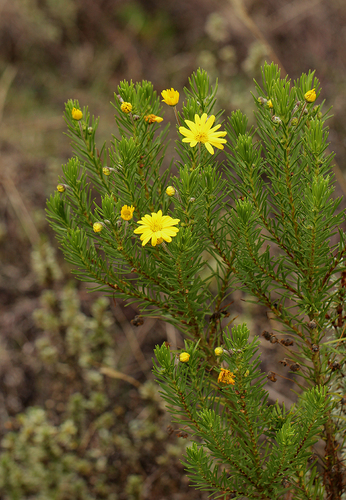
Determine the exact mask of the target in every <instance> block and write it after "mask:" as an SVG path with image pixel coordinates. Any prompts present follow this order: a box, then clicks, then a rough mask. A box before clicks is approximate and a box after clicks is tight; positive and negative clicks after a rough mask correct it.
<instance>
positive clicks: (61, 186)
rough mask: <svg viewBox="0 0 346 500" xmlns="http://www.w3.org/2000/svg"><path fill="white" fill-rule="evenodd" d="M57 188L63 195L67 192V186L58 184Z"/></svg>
mask: <svg viewBox="0 0 346 500" xmlns="http://www.w3.org/2000/svg"><path fill="white" fill-rule="evenodd" d="M56 188H57V190H58V191H59V193H63V192H64V191H66V186H65V184H58V185H57V187H56Z"/></svg>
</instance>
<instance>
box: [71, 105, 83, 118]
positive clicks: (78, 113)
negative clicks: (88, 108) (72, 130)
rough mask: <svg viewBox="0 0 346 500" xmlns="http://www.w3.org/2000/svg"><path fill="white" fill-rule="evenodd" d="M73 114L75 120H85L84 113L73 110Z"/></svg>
mask: <svg viewBox="0 0 346 500" xmlns="http://www.w3.org/2000/svg"><path fill="white" fill-rule="evenodd" d="M71 114H72V118H73V119H74V120H81V119H82V118H83V113H82V112H81V110H80V109H77V108H73V109H72V113H71Z"/></svg>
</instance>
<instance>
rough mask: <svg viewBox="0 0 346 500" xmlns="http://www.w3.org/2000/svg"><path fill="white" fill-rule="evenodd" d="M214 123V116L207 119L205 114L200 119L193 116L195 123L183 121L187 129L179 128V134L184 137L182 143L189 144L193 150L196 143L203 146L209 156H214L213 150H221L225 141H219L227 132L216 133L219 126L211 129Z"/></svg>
mask: <svg viewBox="0 0 346 500" xmlns="http://www.w3.org/2000/svg"><path fill="white" fill-rule="evenodd" d="M214 121H215V116H214V115H211V116H210V117H209V118H208V117H207V113H203V115H202V116H201V117H199V116H198V115H195V121H194V122H192V121H190V120H185V123H186V125H187V126H188V127H189V129H190V130H189V129H187V128H185V127H179V132H180V133H181V134H182V135H184V136H185V138H184V139H183V142H189V143H190V146H191V147H192V148H194V147H195V146H196V144H197V143H198V142H201V143H202V144H204V145H205V147H206V148H207V150H208V151H209V153H210V154H211V155H213V154H214V149H213V146H214V147H215V148H218V149H223V144H225V143H226V142H227V141H226V139H221V138H222V137H224V136H225V135H226V134H227V132H216V131H217V130H218V129H219V128H220V127H221V125H216V127H213V128H212V125H213V123H214Z"/></svg>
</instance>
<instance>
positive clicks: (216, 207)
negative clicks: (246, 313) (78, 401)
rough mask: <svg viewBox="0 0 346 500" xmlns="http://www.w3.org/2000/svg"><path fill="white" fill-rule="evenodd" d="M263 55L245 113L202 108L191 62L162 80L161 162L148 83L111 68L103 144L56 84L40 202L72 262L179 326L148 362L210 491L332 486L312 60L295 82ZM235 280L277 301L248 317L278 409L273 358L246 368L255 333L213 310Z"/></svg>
mask: <svg viewBox="0 0 346 500" xmlns="http://www.w3.org/2000/svg"><path fill="white" fill-rule="evenodd" d="M262 73H263V82H262V84H258V83H255V87H256V95H254V106H255V109H256V111H255V116H256V120H257V126H256V128H251V129H250V130H249V128H248V126H247V123H248V119H247V117H246V116H244V115H243V114H242V113H241V111H239V110H238V111H235V112H233V113H232V114H231V116H230V117H228V118H226V119H224V118H223V116H222V112H221V111H217V106H216V87H214V88H213V87H211V86H210V84H209V79H208V76H207V74H206V73H205V72H204V71H203V70H198V71H197V72H196V73H195V74H193V75H192V77H191V79H190V82H189V83H190V87H189V89H184V92H185V100H183V102H182V99H181V98H180V99H179V97H180V96H179V92H178V91H176V90H174V89H168V90H165V91H163V92H162V98H163V102H164V105H168V106H170V108H167V107H166V110H165V111H166V115H167V114H168V116H169V119H171V118H172V120H176V122H177V143H176V146H177V147H176V151H177V159H175V167H176V169H177V172H178V173H177V174H176V175H172V174H171V171H170V168H166V169H164V170H163V169H162V168H161V167H162V164H163V161H164V157H165V151H166V144H167V143H166V137H167V132H168V127H167V126H165V125H164V123H165V122H164V121H162V108H161V97H160V96H157V95H156V92H154V91H153V86H152V84H151V83H149V82H147V81H143V82H142V83H137V84H133V83H132V82H131V83H128V82H121V83H120V85H119V87H118V92H117V95H115V100H114V103H113V106H114V108H115V120H116V124H117V128H118V131H119V134H118V136H117V137H116V136H113V139H112V142H111V147H110V148H109V149H107V148H106V146H105V145H103V146H102V147H101V148H100V149H98V148H97V147H96V143H95V135H96V131H97V126H98V120H96V119H95V118H94V117H91V116H90V114H89V111H88V109H87V108H83V110H81V109H80V106H79V103H78V102H77V101H74V102H72V101H69V102H68V103H67V105H66V113H65V119H66V122H67V125H68V130H69V136H70V137H71V139H72V143H73V146H74V149H75V152H76V156H75V157H74V158H72V159H71V160H70V161H69V162H68V163H67V165H65V166H63V176H62V179H61V182H60V184H59V185H58V192H56V193H55V194H54V195H52V196H51V198H50V200H49V202H48V216H49V218H50V221H51V224H52V226H53V228H54V229H55V231H56V233H57V235H58V238H59V241H60V243H61V247H62V249H63V251H64V253H65V256H66V259H67V260H68V261H69V262H71V263H72V264H74V265H75V267H76V271H75V272H76V274H77V275H78V277H79V278H80V279H82V280H85V281H88V282H93V283H95V289H97V290H102V291H104V292H106V293H108V294H110V295H114V296H115V297H120V298H122V299H126V300H127V301H128V302H132V303H135V304H136V305H137V307H138V308H139V310H140V311H141V315H142V316H143V317H145V316H155V317H159V318H161V319H162V320H164V321H167V322H169V323H171V324H172V325H174V326H176V327H177V328H179V329H180V331H181V332H182V333H183V335H184V337H185V339H186V340H185V347H184V349H181V350H179V351H178V352H176V351H172V349H171V348H170V346H169V345H168V344H167V343H165V344H163V345H162V346H157V347H156V349H155V356H156V360H155V362H154V365H155V366H154V372H155V375H156V378H157V380H158V382H159V383H160V385H161V389H162V395H163V398H164V399H165V401H166V402H167V406H168V408H169V410H170V411H171V412H172V414H173V416H174V420H175V422H177V423H178V424H179V426H181V428H182V429H184V431H190V432H191V436H192V442H193V444H192V446H191V447H189V448H188V449H187V454H186V457H185V465H186V469H187V471H188V474H189V476H190V478H191V481H192V484H194V485H195V486H196V487H197V488H200V489H203V490H207V491H208V492H210V494H211V495H213V496H214V497H217V498H224V499H228V498H249V499H250V498H251V499H252V498H259V499H263V500H264V499H276V498H286V499H288V498H295V499H329V500H331V499H333V500H336V499H345V498H346V493H345V487H346V484H345V473H344V471H345V468H344V459H345V458H346V456H345V447H344V444H345V413H344V406H343V405H344V403H345V400H344V397H343V396H344V394H345V393H346V383H345V377H344V373H343V371H344V366H345V347H344V346H345V344H344V342H343V341H344V338H345V337H344V332H345V328H346V323H345V316H344V295H345V291H346V268H345V264H344V259H345V255H346V241H345V235H344V232H343V230H342V227H341V225H342V223H343V221H344V217H345V214H344V211H343V210H342V209H340V202H341V200H340V199H335V198H334V197H333V190H334V187H333V183H334V180H333V173H332V167H331V162H332V158H333V155H332V154H329V153H328V152H327V151H326V149H327V146H328V142H327V139H328V130H327V127H326V125H325V121H326V119H327V115H326V113H324V112H323V110H322V104H323V102H322V103H320V102H321V100H320V98H319V97H320V85H319V82H318V80H317V79H316V78H315V76H314V72H309V74H308V75H305V74H303V75H302V76H301V78H300V79H298V80H297V81H296V82H294V84H292V82H290V81H289V80H288V79H287V78H284V79H281V78H280V71H279V70H278V68H277V67H276V66H275V65H274V64H271V65H267V64H266V65H265V66H264V68H263V71H262ZM222 149H224V152H225V157H223V161H219V158H218V153H219V150H222ZM168 163H169V162H168ZM172 163H173V160H172V161H171V163H170V164H172ZM211 284H212V286H211ZM235 289H241V290H243V291H245V292H246V294H247V295H248V296H249V295H250V296H252V297H253V301H255V302H257V303H259V304H262V305H264V306H266V307H267V308H268V311H270V313H271V316H272V317H273V318H275V322H276V325H277V328H276V331H275V335H274V333H272V332H264V334H263V335H264V337H265V338H266V340H270V341H271V342H272V343H279V344H281V347H280V348H282V349H283V351H284V355H285V358H284V364H286V365H288V366H289V367H290V369H291V372H293V373H294V375H292V376H293V377H294V378H295V381H296V388H297V391H298V394H299V397H298V403H297V405H295V406H293V407H291V408H289V409H287V408H286V407H285V406H284V405H282V406H281V405H279V404H278V403H276V404H274V405H269V404H268V401H267V400H268V392H267V391H266V389H265V384H266V382H268V378H269V379H270V380H272V381H275V374H274V373H273V372H271V373H270V374H268V375H266V374H263V373H261V371H260V368H259V364H260V361H259V355H258V344H259V340H258V338H256V337H254V336H251V335H250V332H249V330H248V329H247V327H246V325H245V324H239V325H236V326H234V327H233V329H232V331H229V330H228V328H227V327H226V326H225V321H223V320H224V318H225V317H226V316H227V314H228V312H227V308H228V307H229V302H230V294H231V293H232V291H233V290H235ZM227 322H229V320H226V323H227ZM318 441H320V442H319V443H318Z"/></svg>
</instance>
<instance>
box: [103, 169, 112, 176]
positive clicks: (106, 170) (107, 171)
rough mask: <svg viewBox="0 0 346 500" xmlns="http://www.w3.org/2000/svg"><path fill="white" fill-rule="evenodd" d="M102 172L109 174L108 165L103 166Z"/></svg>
mask: <svg viewBox="0 0 346 500" xmlns="http://www.w3.org/2000/svg"><path fill="white" fill-rule="evenodd" d="M102 172H103V173H104V175H111V169H110V168H109V167H103V169H102Z"/></svg>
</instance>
